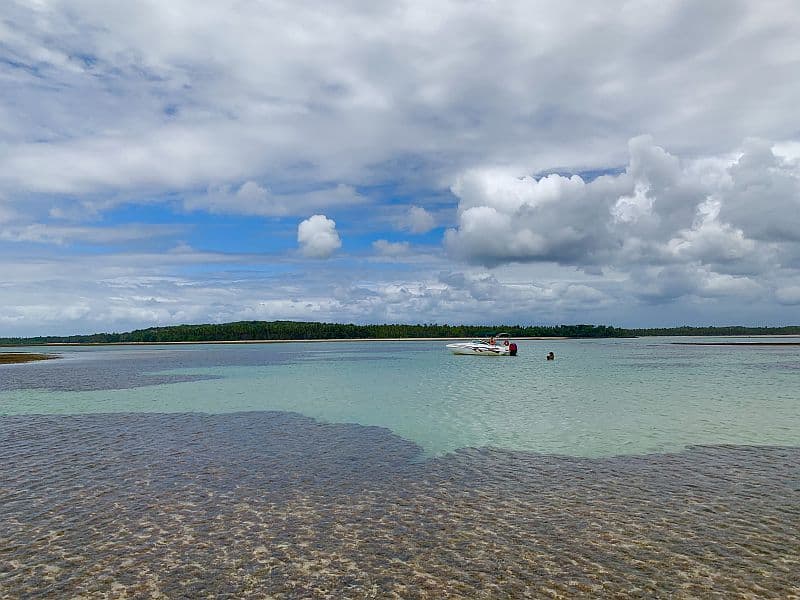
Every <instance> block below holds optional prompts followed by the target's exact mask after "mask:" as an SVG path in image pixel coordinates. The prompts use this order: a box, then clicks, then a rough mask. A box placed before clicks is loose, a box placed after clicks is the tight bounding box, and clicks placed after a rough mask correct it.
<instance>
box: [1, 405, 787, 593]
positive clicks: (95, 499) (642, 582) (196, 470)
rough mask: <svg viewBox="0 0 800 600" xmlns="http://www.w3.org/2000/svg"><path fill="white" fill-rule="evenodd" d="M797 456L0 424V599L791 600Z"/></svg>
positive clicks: (119, 417)
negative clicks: (595, 451)
mask: <svg viewBox="0 0 800 600" xmlns="http://www.w3.org/2000/svg"><path fill="white" fill-rule="evenodd" d="M799 533H800V449H798V448H781V447H750V446H708V447H699V446H698V447H692V448H690V449H688V450H686V451H684V452H679V453H673V454H653V455H646V456H638V457H618V458H601V459H584V458H568V457H559V456H552V455H541V454H533V453H523V452H510V451H501V450H492V449H480V450H463V451H459V452H456V453H453V454H449V455H446V456H444V457H440V458H437V459H423V458H422V455H421V453H420V449H419V448H418V447H416V446H415V445H413V444H412V443H410V442H408V441H405V440H403V439H401V438H399V437H397V436H395V435H392V434H391V433H390V432H388V431H387V430H385V429H381V428H375V427H363V426H359V425H331V424H322V423H319V422H316V421H313V420H311V419H308V418H306V417H302V416H299V415H295V414H290V413H280V412H252V413H235V414H227V415H200V414H171V415H162V414H115V415H109V414H99V415H80V416H16V417H4V418H2V419H0V597H2V598H20V597H25V598H45V597H47V598H67V597H85V598H106V597H108V598H144V597H156V598H159V597H160V598H225V597H231V598H238V597H253V598H263V597H275V598H505V597H511V598H524V597H535V598H540V597H541V598H549V597H552V598H577V597H631V598H676V597H677V598H682V597H685V598H690V597H698V598H709V597H718V598H738V597H753V598H791V597H798V596H800V582H799V581H798V576H797V573H800V564H799V563H800V535H799Z"/></svg>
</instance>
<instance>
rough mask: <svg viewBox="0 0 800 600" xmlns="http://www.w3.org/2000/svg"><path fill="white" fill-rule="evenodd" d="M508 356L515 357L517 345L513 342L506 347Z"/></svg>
mask: <svg viewBox="0 0 800 600" xmlns="http://www.w3.org/2000/svg"><path fill="white" fill-rule="evenodd" d="M508 354H509V356H516V355H517V345H516V344H515V343H514V342H511V344H509V346H508Z"/></svg>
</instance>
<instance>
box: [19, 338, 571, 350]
mask: <svg viewBox="0 0 800 600" xmlns="http://www.w3.org/2000/svg"><path fill="white" fill-rule="evenodd" d="M475 339H483V337H481V336H471V337H435V338H430V337H420V338H327V339H302V340H203V341H196V342H48V343H46V344H29V345H27V346H25V345H20V346H18V347H26V348H32V347H38V346H189V345H193V344H306V343H312V342H449V341H459V340H475ZM514 339H515V340H555V341H559V340H568V339H572V338H568V337H546V336H544V337H515V338H514ZM8 347H9V348H10V347H13V346H8Z"/></svg>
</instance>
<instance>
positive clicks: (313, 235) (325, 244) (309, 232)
mask: <svg viewBox="0 0 800 600" xmlns="http://www.w3.org/2000/svg"><path fill="white" fill-rule="evenodd" d="M297 242H298V243H299V244H300V252H301V253H302V254H303V256H307V257H309V258H328V257H330V256H331V255H332V254H333V253H334V252H335V251H336V250H338V249H339V248H341V246H342V240H341V239H340V238H339V233H338V232H337V231H336V222H335V221H334V220H333V219H329V218H328V217H326V216H325V215H312V216H311V217H309V218H308V219H306V220H305V221H302V222H301V223H300V225H299V226H298V227H297Z"/></svg>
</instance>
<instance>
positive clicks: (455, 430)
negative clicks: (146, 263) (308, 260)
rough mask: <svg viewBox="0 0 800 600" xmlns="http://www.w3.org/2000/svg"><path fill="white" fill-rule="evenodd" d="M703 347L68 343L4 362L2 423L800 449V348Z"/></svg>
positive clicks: (596, 448)
mask: <svg viewBox="0 0 800 600" xmlns="http://www.w3.org/2000/svg"><path fill="white" fill-rule="evenodd" d="M704 339H705V340H711V341H713V340H712V339H711V338H704ZM699 340H700V339H699V338H693V339H692V340H687V339H686V338H680V339H677V338H644V339H631V340H557V341H556V340H550V341H521V342H519V346H520V353H519V356H517V357H516V358H483V357H470V356H453V355H451V354H449V353H448V352H447V351H446V350H445V348H444V343H443V342H438V341H437V342H428V341H425V342H416V341H414V342H365V343H353V342H347V343H330V342H327V343H301V344H253V345H237V346H231V345H186V346H148V347H111V348H109V347H99V348H94V347H93V348H86V347H58V348H52V351H53V352H57V353H58V354H59V355H61V356H62V358H61V359H60V360H58V361H48V362H43V363H35V364H28V365H8V366H2V367H0V415H21V414H84V413H122V412H136V413H139V412H148V413H182V412H201V413H210V414H219V413H230V412H238V411H252V410H280V411H291V412H296V413H300V414H302V415H304V416H307V417H311V418H314V419H317V420H319V421H322V422H327V423H357V424H360V425H374V426H380V427H385V428H388V429H389V430H391V431H392V432H394V433H395V434H397V435H399V436H401V437H403V438H405V439H407V440H409V441H412V442H414V443H416V444H417V445H419V446H420V447H421V448H422V449H423V452H424V454H425V455H427V456H437V455H443V454H446V453H449V452H452V451H455V450H458V449H460V448H465V447H496V448H502V449H507V450H525V451H534V452H541V453H554V454H562V455H568V456H579V457H603V456H614V455H631V454H642V453H653V452H667V451H675V450H680V449H682V448H685V447H686V446H689V445H695V444H745V445H787V446H797V445H800V346H784V347H777V346H763V347H756V346H748V347H730V346H679V345H674V344H673V343H672V342H674V341H699ZM729 341H730V340H729ZM749 341H753V340H749ZM757 341H765V340H762V339H759V340H757ZM776 341H792V340H787V339H786V338H782V339H780V340H776ZM794 341H797V340H796V339H795V340H794ZM549 350H553V351H554V352H555V354H556V360H555V361H553V362H548V361H545V360H544V356H545V354H546V353H547V352H548V351H549ZM23 369H25V370H26V371H24V376H23V371H22V370H23Z"/></svg>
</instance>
